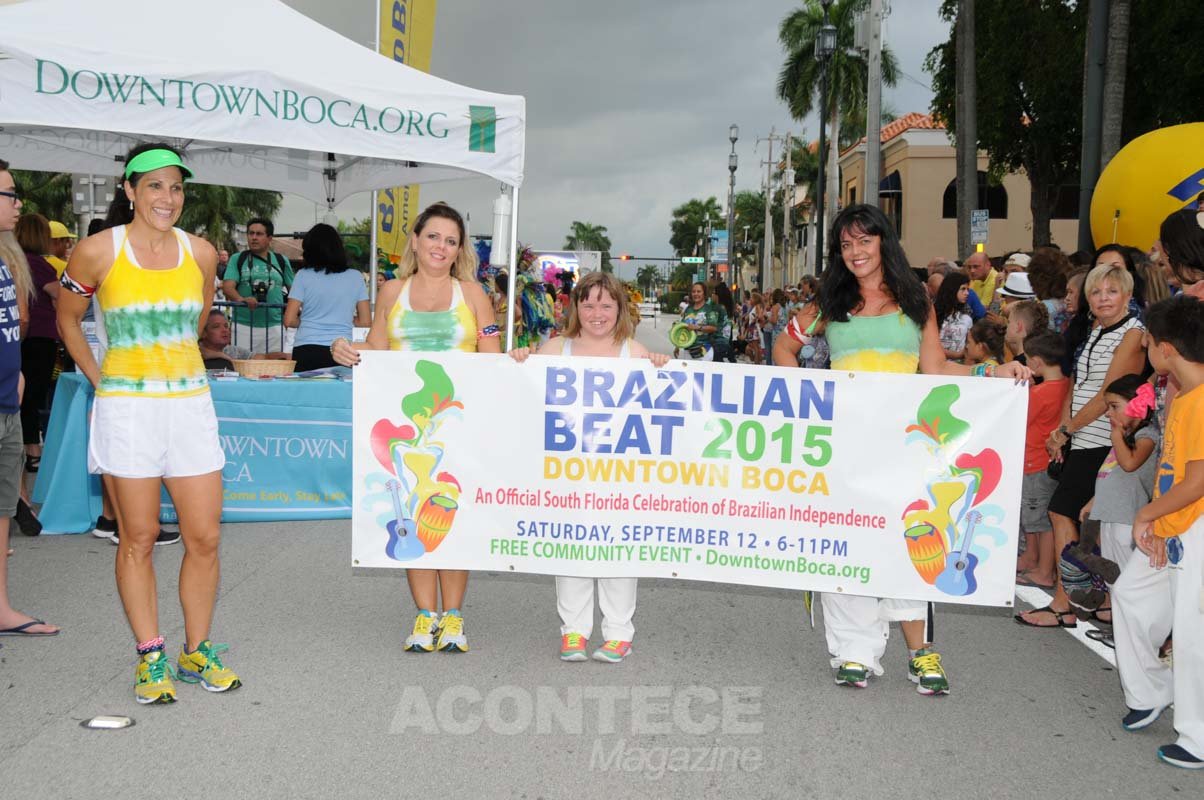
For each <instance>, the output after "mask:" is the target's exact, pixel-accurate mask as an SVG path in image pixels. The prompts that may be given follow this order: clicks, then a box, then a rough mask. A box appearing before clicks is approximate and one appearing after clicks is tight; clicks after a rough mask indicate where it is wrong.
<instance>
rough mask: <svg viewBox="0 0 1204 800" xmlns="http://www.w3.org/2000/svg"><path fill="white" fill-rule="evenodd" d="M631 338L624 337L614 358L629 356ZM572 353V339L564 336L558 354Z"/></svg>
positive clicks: (569, 354)
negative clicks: (621, 345)
mask: <svg viewBox="0 0 1204 800" xmlns="http://www.w3.org/2000/svg"><path fill="white" fill-rule="evenodd" d="M630 345H631V340H630V339H624V340H623V347H622V348H621V349H620V350H619V355H617V356H616V358H631V346H630ZM572 354H573V340H572V339H569V338H567V337H566V338H565V340H564V344H563V345H561V347H560V355H562V356H571V355H572Z"/></svg>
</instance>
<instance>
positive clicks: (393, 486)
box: [385, 480, 426, 561]
mask: <svg viewBox="0 0 1204 800" xmlns="http://www.w3.org/2000/svg"><path fill="white" fill-rule="evenodd" d="M385 488H386V489H388V490H389V494H390V496H392V498H393V520H392V521H391V522H390V523H389V524H388V525H387V526H385V530H387V531H388V533H389V543H388V544H386V545H385V554H386V555H388V556H389V558H391V559H393V560H394V561H413V560H414V559H415V558H418V557H419V556H421V555H423V554H424V553H425V552H426V548H424V547H423V546H422V542H420V541H418V536H417V533H418V526H417V524H416V523H415V522H414V520H412V519H410V518H409V516H407V515H406V513H405V512H404V511H403V510H402V507H401V483H400V482H399V481H395V480H391V481H389V482H388V483H386V484H385Z"/></svg>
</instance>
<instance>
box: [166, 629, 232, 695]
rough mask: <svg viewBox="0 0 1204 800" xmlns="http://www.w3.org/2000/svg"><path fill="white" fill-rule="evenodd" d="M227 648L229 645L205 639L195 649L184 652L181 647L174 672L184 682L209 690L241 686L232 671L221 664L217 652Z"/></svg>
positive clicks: (223, 690)
mask: <svg viewBox="0 0 1204 800" xmlns="http://www.w3.org/2000/svg"><path fill="white" fill-rule="evenodd" d="M228 649H229V645H224V644H214V643H213V642H211V641H209V640H208V639H206V640H205V641H203V642H201V643H200V644H199V645H197V648H196V650H195V651H193V652H191V653H186V652H184V650H183V649H182V648H181V650H180V657H179V658H178V659H177V660H176V672H177V675H178V677H179V678H180V680H182V681H184V682H185V683H199V684H201V686H203V687H204V688H205V690H206V691H209V692H228V691H230V690H231V689H237V688H238V687H239V686H242V681H240V680H239V679H238V676H237V675H235V674H234V671H233V670H231V669H230V668H228V667H227V666H226V665H224V664H222V660H221V659H220V658H218V654H219V653H222V652H224V651H226V650H228Z"/></svg>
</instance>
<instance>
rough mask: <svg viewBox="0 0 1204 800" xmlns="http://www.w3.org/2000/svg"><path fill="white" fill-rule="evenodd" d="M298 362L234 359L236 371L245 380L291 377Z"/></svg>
mask: <svg viewBox="0 0 1204 800" xmlns="http://www.w3.org/2000/svg"><path fill="white" fill-rule="evenodd" d="M295 366H297V362H296V361H278V360H272V359H249V358H246V359H242V358H238V359H234V370H235V371H236V372H237V373H238V374H239V375H241V376H243V377H244V378H264V377H276V376H279V375H291V374H292V373H293V367H295Z"/></svg>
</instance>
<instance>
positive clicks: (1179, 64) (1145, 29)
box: [1121, 0, 1204, 144]
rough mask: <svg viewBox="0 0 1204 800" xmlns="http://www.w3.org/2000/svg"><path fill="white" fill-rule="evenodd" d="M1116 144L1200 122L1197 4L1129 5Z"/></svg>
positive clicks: (1202, 40) (1202, 66) (1159, 1)
mask: <svg viewBox="0 0 1204 800" xmlns="http://www.w3.org/2000/svg"><path fill="white" fill-rule="evenodd" d="M1129 20H1130V22H1129V57H1128V60H1127V62H1126V69H1125V107H1124V108H1125V111H1124V122H1123V124H1122V127H1121V142H1122V144H1123V143H1124V142H1127V141H1130V140H1131V139H1135V138H1137V137H1138V136H1140V135H1141V134H1143V133H1149V132H1150V131H1152V130H1157V129H1158V128H1165V127H1168V126H1170V125H1181V124H1183V123H1185V122H1198V121H1199V120H1200V105H1201V98H1204V34H1201V30H1202V28H1201V17H1200V2H1199V0H1131V7H1130V16H1129Z"/></svg>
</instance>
